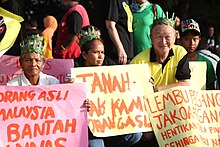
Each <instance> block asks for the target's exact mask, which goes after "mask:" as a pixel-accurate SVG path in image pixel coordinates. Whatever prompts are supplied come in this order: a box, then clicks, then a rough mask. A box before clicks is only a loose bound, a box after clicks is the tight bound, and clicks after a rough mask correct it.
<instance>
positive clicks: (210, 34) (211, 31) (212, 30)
mask: <svg viewBox="0 0 220 147" xmlns="http://www.w3.org/2000/svg"><path fill="white" fill-rule="evenodd" d="M214 32H215V29H214V27H209V28H208V31H207V34H208V36H210V37H212V36H213V35H214Z"/></svg>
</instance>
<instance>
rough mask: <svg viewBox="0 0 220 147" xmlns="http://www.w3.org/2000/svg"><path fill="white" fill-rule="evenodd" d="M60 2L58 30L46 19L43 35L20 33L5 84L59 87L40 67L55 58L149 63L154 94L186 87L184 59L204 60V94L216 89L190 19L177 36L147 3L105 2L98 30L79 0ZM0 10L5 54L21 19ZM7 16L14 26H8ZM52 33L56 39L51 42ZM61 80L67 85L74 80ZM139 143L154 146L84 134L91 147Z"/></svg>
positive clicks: (138, 137)
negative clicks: (14, 68)
mask: <svg viewBox="0 0 220 147" xmlns="http://www.w3.org/2000/svg"><path fill="white" fill-rule="evenodd" d="M62 4H63V6H64V7H63V8H65V9H66V10H67V11H66V13H65V15H64V16H63V18H62V19H61V21H60V22H58V27H57V25H56V23H57V22H56V20H54V17H53V16H47V17H46V18H45V20H44V21H45V24H47V26H52V24H54V25H53V27H51V28H50V27H48V28H47V30H46V29H45V31H43V33H42V32H38V31H32V32H29V33H28V34H26V35H24V37H23V39H22V40H21V42H20V50H21V51H20V55H19V56H20V59H19V62H20V65H21V67H22V71H23V72H22V74H21V75H19V76H17V77H15V78H13V79H11V80H10V81H8V83H7V85H8V86H27V85H52V84H59V80H57V79H56V78H55V77H53V76H50V75H46V74H44V73H42V69H43V68H44V66H45V58H60V59H73V60H74V65H75V67H90V66H112V65H124V66H126V64H148V66H149V72H150V77H151V78H150V79H149V84H152V87H153V89H154V92H159V91H162V90H166V89H169V88H173V87H176V86H190V78H191V70H190V67H189V61H204V62H205V63H206V67H207V70H206V77H204V78H206V90H218V89H219V83H220V62H219V57H218V55H217V54H215V53H216V52H215V49H216V48H215V47H213V48H210V47H209V43H208V42H207V41H208V38H207V39H203V37H202V34H201V31H200V27H199V24H198V23H197V22H196V21H195V20H194V19H192V18H189V19H186V20H182V21H181V24H180V32H179V34H180V35H179V37H177V30H176V27H175V26H176V20H177V19H176V17H175V16H174V15H172V17H169V14H168V13H165V12H163V10H162V8H161V7H160V6H159V5H157V4H153V3H150V2H148V1H147V0H105V5H104V6H103V7H104V9H105V19H104V20H103V24H104V25H105V26H104V27H102V28H97V27H96V26H93V25H91V24H90V18H89V15H88V14H87V11H86V9H85V8H84V7H83V6H82V5H80V4H79V1H78V0H63V1H62ZM0 12H1V13H0V16H1V20H0V25H1V26H0V28H1V29H0V33H1V34H0V39H1V44H0V46H1V47H0V49H1V50H0V51H1V52H2V51H3V52H4V53H5V52H6V50H10V47H11V46H12V44H13V43H14V42H15V39H16V38H17V35H18V33H19V30H20V27H19V23H20V22H21V21H22V19H21V18H20V17H19V16H17V15H15V14H12V13H11V12H8V11H6V10H4V9H1V11H0ZM7 18H10V19H12V21H15V23H16V25H12V26H10V27H9V25H10V24H9V23H7ZM52 19H53V21H52ZM47 20H48V21H47ZM24 21H25V20H24ZM15 26H17V27H16V28H15ZM13 28H15V29H17V30H16V31H15V32H14V34H13V33H12V32H13V31H10V30H9V29H12V30H13ZM8 31H10V34H9V33H8ZM55 31H57V35H56V39H55V40H56V41H55V43H52V37H53V33H54V32H55ZM103 32H104V33H103ZM8 34H9V36H8ZM10 35H13V37H12V36H10ZM6 37H8V38H6ZM5 38H6V39H7V40H6V39H5ZM3 41H4V42H3ZM3 43H4V44H8V46H5V47H4V46H3ZM52 44H54V46H52ZM4 53H2V54H4ZM2 54H1V55H2ZM209 58H210V59H209ZM198 80H199V79H198ZM66 82H69V83H72V82H74V79H69V80H68V81H66ZM144 145H145V146H146V145H148V146H152V147H155V146H158V143H157V140H156V138H155V135H154V132H153V131H152V132H142V133H133V134H125V135H120V136H114V137H105V138H98V137H95V136H93V134H92V132H91V131H89V146H90V147H104V146H112V147H117V146H122V147H126V146H136V147H138V146H144Z"/></svg>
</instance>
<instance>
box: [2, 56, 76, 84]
mask: <svg viewBox="0 0 220 147" xmlns="http://www.w3.org/2000/svg"><path fill="white" fill-rule="evenodd" d="M0 63H1V64H0V85H5V84H6V83H7V82H8V81H9V80H10V79H12V78H14V77H16V76H18V75H19V74H20V73H21V71H22V70H21V66H20V64H19V57H17V56H7V55H3V56H2V57H0ZM73 66H74V64H73V60H72V59H46V64H45V67H44V69H43V72H44V73H46V74H49V75H52V76H54V77H56V78H57V79H59V80H60V83H64V81H65V78H66V75H67V74H70V68H72V67H73Z"/></svg>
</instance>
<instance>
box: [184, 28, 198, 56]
mask: <svg viewBox="0 0 220 147" xmlns="http://www.w3.org/2000/svg"><path fill="white" fill-rule="evenodd" d="M180 41H181V45H182V46H183V47H184V48H185V49H186V50H187V52H188V53H193V52H195V51H196V49H197V48H198V45H199V42H200V36H199V35H195V34H194V33H193V32H187V34H185V35H184V36H182V37H181V39H180Z"/></svg>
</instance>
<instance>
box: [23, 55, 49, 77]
mask: <svg viewBox="0 0 220 147" xmlns="http://www.w3.org/2000/svg"><path fill="white" fill-rule="evenodd" d="M20 64H21V67H22V69H23V71H24V74H25V75H26V76H27V78H29V77H33V76H38V75H39V74H40V72H41V71H42V70H43V68H44V64H45V61H44V59H43V58H42V56H41V55H40V54H38V53H27V54H25V55H23V56H22V57H21V58H20Z"/></svg>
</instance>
